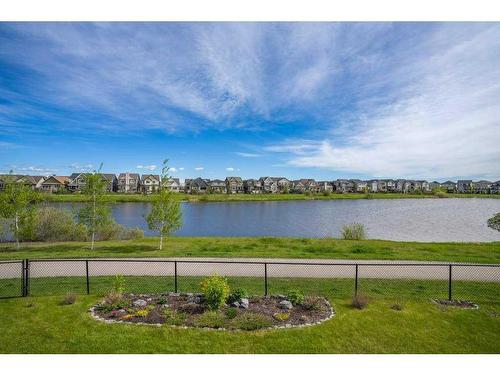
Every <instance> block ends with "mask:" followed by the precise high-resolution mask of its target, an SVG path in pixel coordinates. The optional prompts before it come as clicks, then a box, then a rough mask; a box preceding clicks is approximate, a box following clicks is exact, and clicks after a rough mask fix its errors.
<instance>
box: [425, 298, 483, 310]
mask: <svg viewBox="0 0 500 375" xmlns="http://www.w3.org/2000/svg"><path fill="white" fill-rule="evenodd" d="M434 302H435V303H437V304H438V305H442V306H448V307H459V308H461V309H474V310H475V309H479V305H477V304H475V303H474V302H471V301H462V300H451V301H450V300H447V299H435V300H434Z"/></svg>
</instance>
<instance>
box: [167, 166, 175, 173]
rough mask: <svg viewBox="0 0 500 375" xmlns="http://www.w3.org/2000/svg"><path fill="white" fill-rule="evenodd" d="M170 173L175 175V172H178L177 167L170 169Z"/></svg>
mask: <svg viewBox="0 0 500 375" xmlns="http://www.w3.org/2000/svg"><path fill="white" fill-rule="evenodd" d="M169 172H173V173H175V172H177V168H175V167H171V168H170V169H169Z"/></svg>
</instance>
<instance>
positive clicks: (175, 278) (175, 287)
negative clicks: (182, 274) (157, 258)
mask: <svg viewBox="0 0 500 375" xmlns="http://www.w3.org/2000/svg"><path fill="white" fill-rule="evenodd" d="M174 289H175V293H177V261H175V262H174Z"/></svg>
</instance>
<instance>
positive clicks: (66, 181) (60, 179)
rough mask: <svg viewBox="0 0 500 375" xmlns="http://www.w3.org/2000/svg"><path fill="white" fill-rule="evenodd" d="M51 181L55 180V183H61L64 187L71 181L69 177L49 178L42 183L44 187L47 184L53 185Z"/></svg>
mask: <svg viewBox="0 0 500 375" xmlns="http://www.w3.org/2000/svg"><path fill="white" fill-rule="evenodd" d="M51 180H55V182H57V183H60V184H62V185H64V184H67V183H68V182H69V181H70V179H69V177H68V176H49V177H47V179H46V180H45V181H44V182H42V185H43V184H45V183H48V184H49V183H53V182H51Z"/></svg>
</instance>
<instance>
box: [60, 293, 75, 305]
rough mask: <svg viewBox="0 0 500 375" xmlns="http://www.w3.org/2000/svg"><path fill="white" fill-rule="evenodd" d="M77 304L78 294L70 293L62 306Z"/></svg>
mask: <svg viewBox="0 0 500 375" xmlns="http://www.w3.org/2000/svg"><path fill="white" fill-rule="evenodd" d="M75 302H76V294H75V293H68V294H66V296H65V297H64V299H63V300H62V302H61V304H62V305H73V304H74V303H75Z"/></svg>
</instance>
